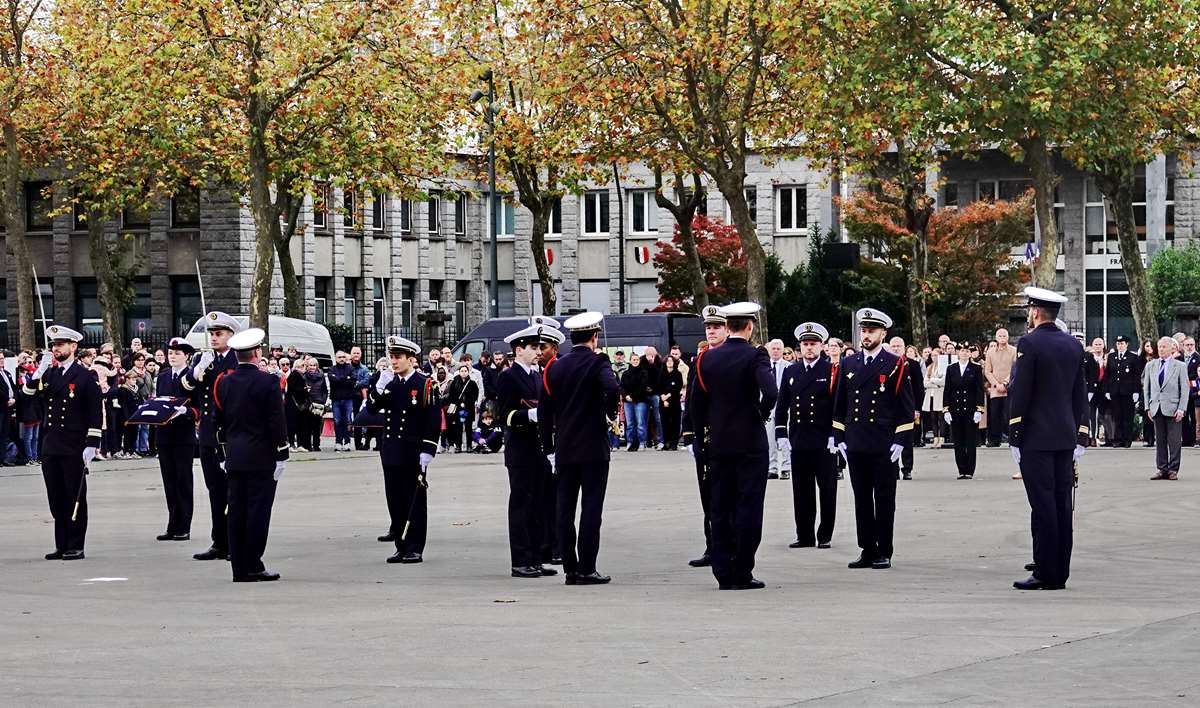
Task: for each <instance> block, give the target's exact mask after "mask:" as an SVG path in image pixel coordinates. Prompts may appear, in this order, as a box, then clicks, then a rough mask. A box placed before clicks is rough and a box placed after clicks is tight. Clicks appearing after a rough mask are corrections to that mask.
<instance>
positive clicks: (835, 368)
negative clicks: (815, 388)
mask: <svg viewBox="0 0 1200 708" xmlns="http://www.w3.org/2000/svg"><path fill="white" fill-rule="evenodd" d="M837 372H838V365H837V364H834V365H833V368H832V370H830V372H829V395H830V396H832V395H833V386H834V384H836V383H837Z"/></svg>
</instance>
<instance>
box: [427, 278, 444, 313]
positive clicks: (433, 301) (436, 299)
mask: <svg viewBox="0 0 1200 708" xmlns="http://www.w3.org/2000/svg"><path fill="white" fill-rule="evenodd" d="M429 309H430V310H439V311H440V310H441V309H442V281H440V280H431V281H429Z"/></svg>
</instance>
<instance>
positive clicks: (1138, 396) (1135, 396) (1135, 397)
mask: <svg viewBox="0 0 1200 708" xmlns="http://www.w3.org/2000/svg"><path fill="white" fill-rule="evenodd" d="M1141 397H1142V396H1141V394H1139V393H1135V394H1133V403H1134V405H1137V402H1138V399H1139V398H1141Z"/></svg>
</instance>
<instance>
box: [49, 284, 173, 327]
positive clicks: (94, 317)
mask: <svg viewBox="0 0 1200 708" xmlns="http://www.w3.org/2000/svg"><path fill="white" fill-rule="evenodd" d="M47 314H49V313H47ZM75 321H76V324H77V326H78V327H79V331H80V333H81V334H83V336H84V339H86V340H87V341H89V342H99V341H103V340H104V314H103V313H102V312H101V311H100V298H99V297H98V296H97V286H96V281H94V280H77V281H75ZM195 322H196V320H192V321H191V322H189V323H188V324H187V329H182V330H179V331H181V332H186V331H188V330H190V329H191V326H192V324H194V323H195Z"/></svg>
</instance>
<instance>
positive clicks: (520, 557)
mask: <svg viewBox="0 0 1200 708" xmlns="http://www.w3.org/2000/svg"><path fill="white" fill-rule="evenodd" d="M542 476H543V475H542V468H541V466H540V465H520V466H512V467H509V468H508V548H509V552H510V554H511V555H512V567H514V568H521V567H524V566H531V565H538V564H539V563H541V562H542V559H541V551H542V525H541V523H540V521H541V514H539V513H538V507H537V503H538V501H539V500H540V498H541V496H542Z"/></svg>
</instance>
